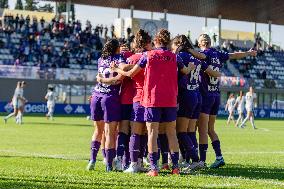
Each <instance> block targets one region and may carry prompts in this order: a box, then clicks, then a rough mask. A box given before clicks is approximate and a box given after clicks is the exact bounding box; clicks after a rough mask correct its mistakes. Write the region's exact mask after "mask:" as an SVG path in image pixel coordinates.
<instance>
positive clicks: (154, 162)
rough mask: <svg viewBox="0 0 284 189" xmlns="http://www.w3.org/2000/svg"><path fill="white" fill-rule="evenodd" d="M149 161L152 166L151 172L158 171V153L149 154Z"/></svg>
mask: <svg viewBox="0 0 284 189" xmlns="http://www.w3.org/2000/svg"><path fill="white" fill-rule="evenodd" d="M149 160H150V165H151V170H158V153H157V152H153V153H149Z"/></svg>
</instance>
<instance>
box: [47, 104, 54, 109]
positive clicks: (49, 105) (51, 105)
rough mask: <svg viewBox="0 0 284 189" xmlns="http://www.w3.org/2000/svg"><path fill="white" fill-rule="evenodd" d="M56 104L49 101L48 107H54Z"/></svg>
mask: <svg viewBox="0 0 284 189" xmlns="http://www.w3.org/2000/svg"><path fill="white" fill-rule="evenodd" d="M54 106H55V103H52V102H51V103H49V102H48V103H47V108H48V109H53V108H54Z"/></svg>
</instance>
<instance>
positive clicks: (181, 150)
mask: <svg viewBox="0 0 284 189" xmlns="http://www.w3.org/2000/svg"><path fill="white" fill-rule="evenodd" d="M179 149H180V153H181V156H182V158H183V159H185V153H186V152H185V149H184V146H183V145H182V144H181V143H180V142H179Z"/></svg>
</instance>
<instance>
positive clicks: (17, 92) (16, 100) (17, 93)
mask: <svg viewBox="0 0 284 189" xmlns="http://www.w3.org/2000/svg"><path fill="white" fill-rule="evenodd" d="M21 96H22V91H21V88H16V89H15V92H14V95H13V104H14V105H15V104H18V103H19V101H20V99H19V97H21Z"/></svg>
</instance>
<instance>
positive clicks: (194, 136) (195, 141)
mask: <svg viewBox="0 0 284 189" xmlns="http://www.w3.org/2000/svg"><path fill="white" fill-rule="evenodd" d="M187 135H188V136H189V138H190V139H191V141H192V143H193V146H194V148H195V150H196V151H197V152H198V143H197V138H196V132H189V133H187Z"/></svg>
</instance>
